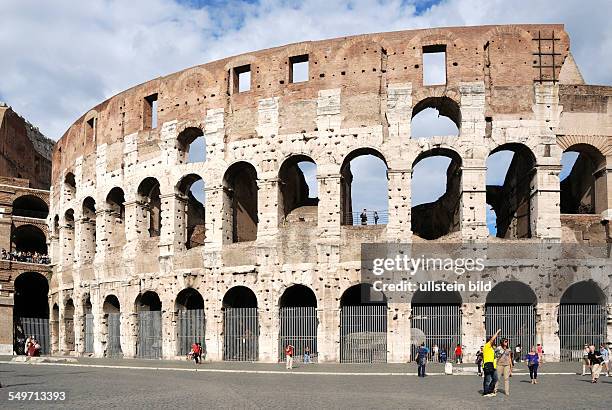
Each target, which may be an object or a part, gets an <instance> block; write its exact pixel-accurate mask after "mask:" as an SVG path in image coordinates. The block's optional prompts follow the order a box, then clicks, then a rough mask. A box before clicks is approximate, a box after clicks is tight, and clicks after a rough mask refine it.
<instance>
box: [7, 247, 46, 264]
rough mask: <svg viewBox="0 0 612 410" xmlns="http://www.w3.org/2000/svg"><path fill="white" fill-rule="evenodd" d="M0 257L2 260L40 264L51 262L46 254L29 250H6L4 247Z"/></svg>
mask: <svg viewBox="0 0 612 410" xmlns="http://www.w3.org/2000/svg"><path fill="white" fill-rule="evenodd" d="M0 257H1V258H2V260H5V261H15V262H26V263H41V264H49V263H51V259H50V258H49V256H48V255H45V254H42V253H38V252H30V251H27V252H26V251H11V252H7V251H6V249H4V248H2V252H1V255H0Z"/></svg>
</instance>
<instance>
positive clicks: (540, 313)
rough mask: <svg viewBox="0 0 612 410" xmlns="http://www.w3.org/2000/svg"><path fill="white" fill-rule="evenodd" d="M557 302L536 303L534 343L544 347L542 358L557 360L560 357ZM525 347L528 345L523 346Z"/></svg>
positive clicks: (551, 360) (550, 360)
mask: <svg viewBox="0 0 612 410" xmlns="http://www.w3.org/2000/svg"><path fill="white" fill-rule="evenodd" d="M558 307H559V305H558V304H557V303H548V302H546V303H538V304H537V306H536V343H540V344H541V345H542V349H544V359H545V360H546V361H549V362H558V361H559V360H560V358H561V341H560V340H559V323H557V313H558ZM525 347H526V348H527V349H528V348H529V347H528V346H525Z"/></svg>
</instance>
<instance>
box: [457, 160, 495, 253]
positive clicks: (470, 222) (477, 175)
mask: <svg viewBox="0 0 612 410" xmlns="http://www.w3.org/2000/svg"><path fill="white" fill-rule="evenodd" d="M463 161H464V166H463V168H462V172H461V236H462V238H463V239H464V240H472V241H479V240H480V241H484V240H486V239H487V237H488V236H489V230H488V228H487V208H486V205H487V187H486V174H487V167H486V165H484V164H483V163H482V162H483V161H482V160H469V159H464V160H463Z"/></svg>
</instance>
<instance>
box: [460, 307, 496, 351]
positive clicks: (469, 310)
mask: <svg viewBox="0 0 612 410" xmlns="http://www.w3.org/2000/svg"><path fill="white" fill-rule="evenodd" d="M461 311H462V315H461V344H462V345H463V346H465V350H464V353H463V356H464V360H465V361H466V362H469V361H474V360H475V359H476V353H477V352H478V350H479V349H480V346H482V345H484V344H485V339H486V338H487V337H488V336H490V335H487V330H486V328H485V304H484V303H472V302H468V303H464V304H463V306H462V307H461Z"/></svg>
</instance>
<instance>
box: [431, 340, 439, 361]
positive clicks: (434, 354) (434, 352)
mask: <svg viewBox="0 0 612 410" xmlns="http://www.w3.org/2000/svg"><path fill="white" fill-rule="evenodd" d="M439 353H440V349H439V348H438V345H437V344H435V345H433V347H432V348H431V361H432V362H435V361H440V358H439V356H438V355H439Z"/></svg>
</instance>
